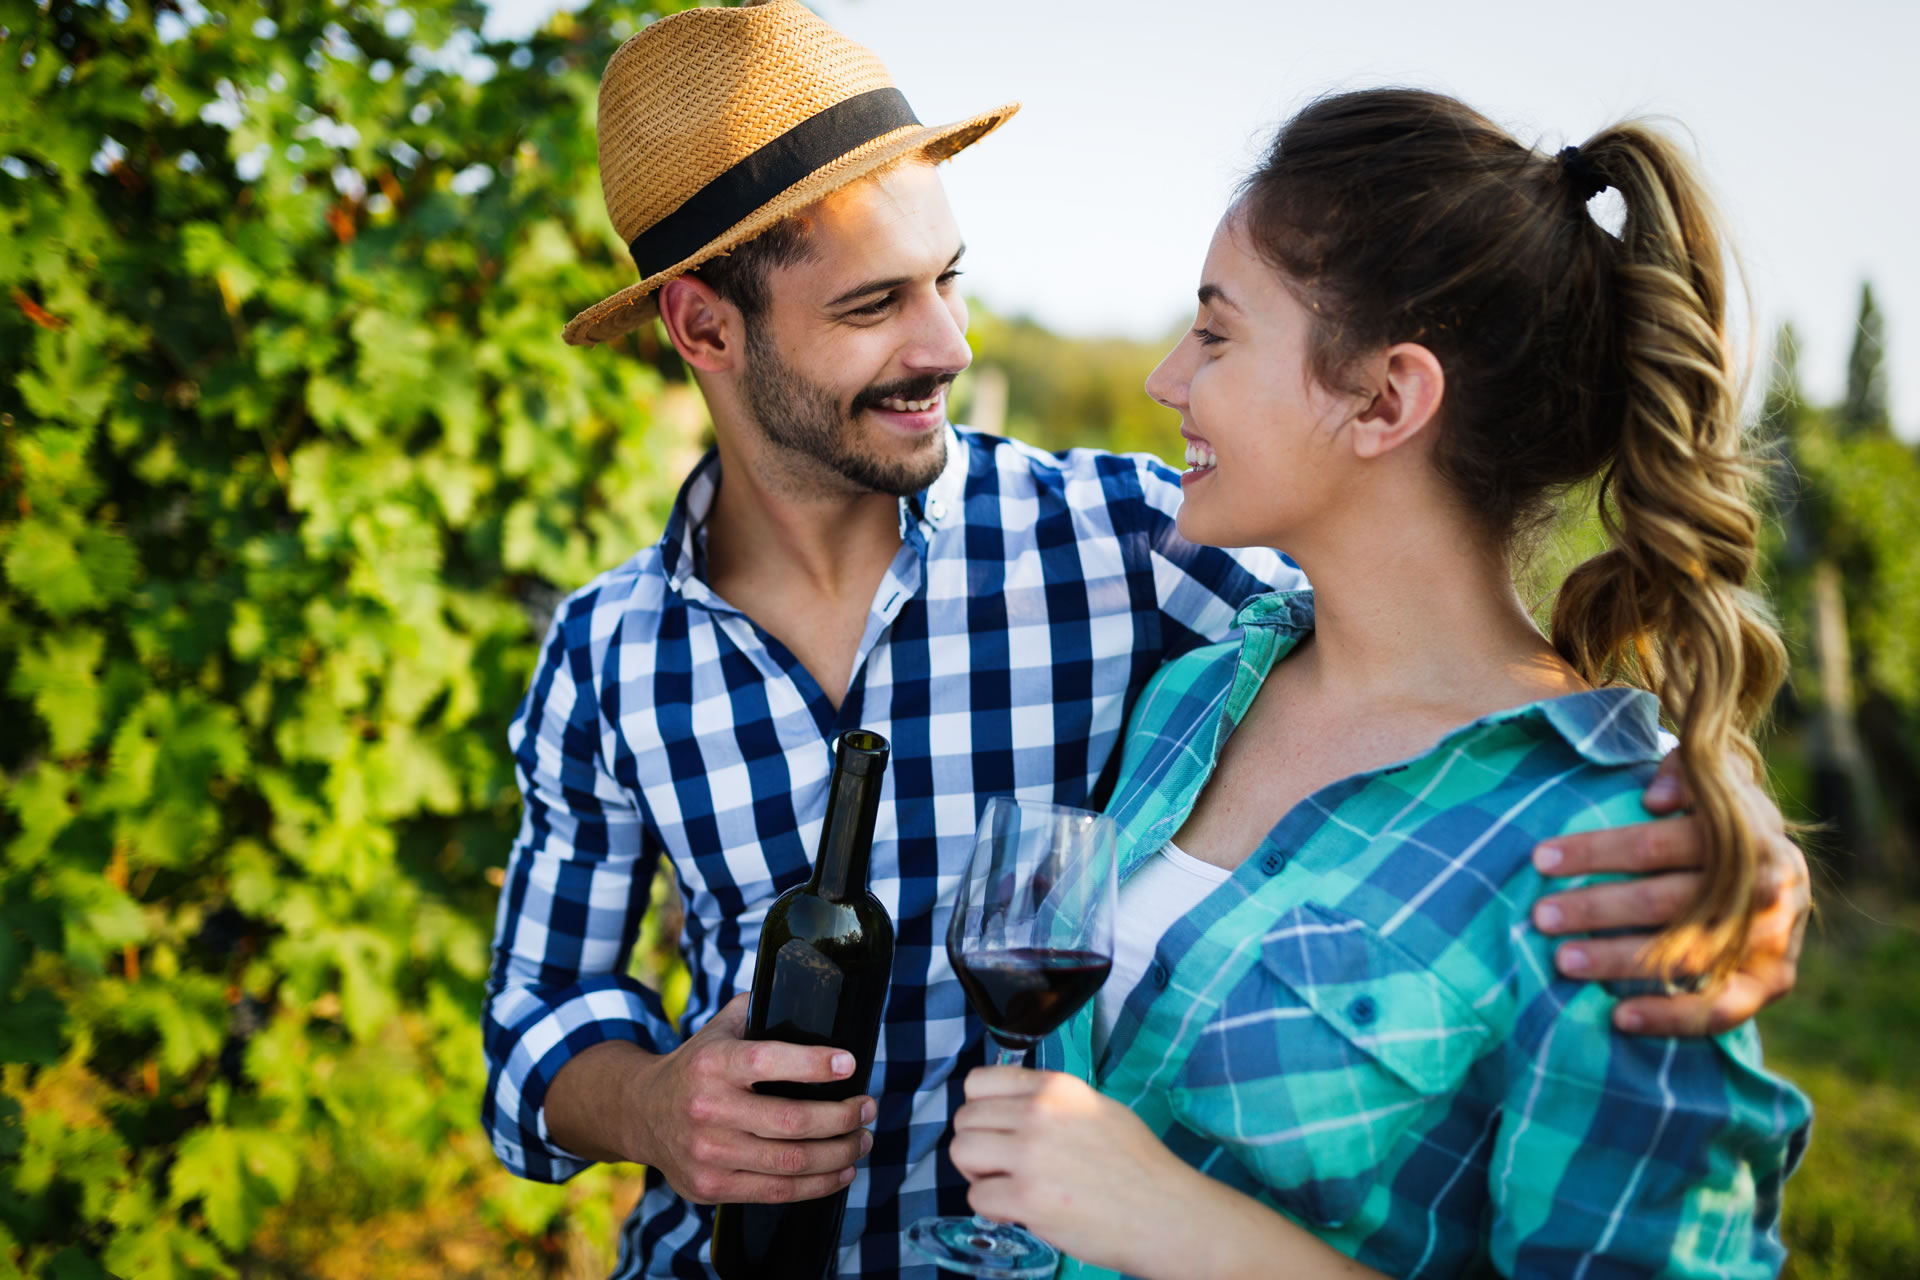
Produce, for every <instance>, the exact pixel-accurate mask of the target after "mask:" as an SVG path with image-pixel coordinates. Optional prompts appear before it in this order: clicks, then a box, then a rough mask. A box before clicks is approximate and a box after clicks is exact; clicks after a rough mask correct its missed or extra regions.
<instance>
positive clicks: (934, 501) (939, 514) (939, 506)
mask: <svg viewBox="0 0 1920 1280" xmlns="http://www.w3.org/2000/svg"><path fill="white" fill-rule="evenodd" d="M927 515H928V516H930V517H932V518H933V519H934V520H945V519H946V518H947V504H946V503H944V502H942V501H940V499H938V498H928V499H927Z"/></svg>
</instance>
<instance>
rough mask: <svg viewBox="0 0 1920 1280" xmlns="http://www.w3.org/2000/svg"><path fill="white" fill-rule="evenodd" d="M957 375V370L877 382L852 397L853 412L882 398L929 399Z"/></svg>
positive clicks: (863, 408) (864, 408) (867, 407)
mask: <svg viewBox="0 0 1920 1280" xmlns="http://www.w3.org/2000/svg"><path fill="white" fill-rule="evenodd" d="M958 376H959V374H958V373H957V372H955V373H923V374H921V375H920V376H919V377H917V378H900V379H898V380H896V381H893V382H881V383H877V384H875V385H874V386H871V387H868V388H867V389H866V390H865V391H862V392H861V393H860V394H859V395H857V396H855V397H854V398H853V412H854V413H855V414H858V413H860V412H861V411H862V410H866V409H871V408H873V407H874V406H875V405H877V404H879V403H880V402H881V401H882V400H931V399H933V397H934V393H935V392H937V391H939V390H940V388H942V387H944V386H946V385H947V384H948V383H949V382H952V381H953V380H954V379H955V378H956V377H958Z"/></svg>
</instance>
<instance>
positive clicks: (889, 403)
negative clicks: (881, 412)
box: [880, 396, 940, 413]
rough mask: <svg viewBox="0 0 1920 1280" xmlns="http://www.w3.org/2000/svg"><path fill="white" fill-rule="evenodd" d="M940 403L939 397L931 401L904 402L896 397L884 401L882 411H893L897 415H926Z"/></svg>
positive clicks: (881, 404) (881, 405) (881, 403)
mask: <svg viewBox="0 0 1920 1280" xmlns="http://www.w3.org/2000/svg"><path fill="white" fill-rule="evenodd" d="M939 403H940V397H939V396H935V397H934V398H933V399H931V400H902V399H900V398H899V397H897V396H896V397H894V398H893V399H891V400H882V401H881V402H880V407H881V408H882V409H891V410H893V412H895V413H925V412H926V411H927V410H929V409H931V408H933V406H935V405H937V404H939Z"/></svg>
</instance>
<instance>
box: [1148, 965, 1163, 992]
mask: <svg viewBox="0 0 1920 1280" xmlns="http://www.w3.org/2000/svg"><path fill="white" fill-rule="evenodd" d="M1149 976H1150V977H1152V979H1153V985H1154V986H1155V987H1156V988H1158V989H1159V990H1161V991H1165V990H1166V989H1167V966H1165V965H1164V964H1161V963H1160V962H1159V961H1158V960H1156V961H1154V962H1153V972H1152V973H1151V974H1150V975H1149Z"/></svg>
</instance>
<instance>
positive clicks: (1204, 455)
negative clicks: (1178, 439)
mask: <svg viewBox="0 0 1920 1280" xmlns="http://www.w3.org/2000/svg"><path fill="white" fill-rule="evenodd" d="M1214 462H1215V459H1214V456H1213V447H1212V446H1211V445H1209V444H1207V443H1206V442H1205V441H1202V440H1189V441H1187V466H1188V467H1190V468H1192V469H1193V470H1195V471H1208V470H1211V469H1212V468H1213V465H1214Z"/></svg>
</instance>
